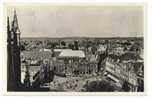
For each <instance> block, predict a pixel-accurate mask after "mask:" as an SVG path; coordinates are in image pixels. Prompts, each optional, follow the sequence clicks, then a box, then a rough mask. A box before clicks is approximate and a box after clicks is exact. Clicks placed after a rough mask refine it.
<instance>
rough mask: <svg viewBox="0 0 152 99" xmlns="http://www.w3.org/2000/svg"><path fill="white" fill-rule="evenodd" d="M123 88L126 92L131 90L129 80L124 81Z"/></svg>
mask: <svg viewBox="0 0 152 99" xmlns="http://www.w3.org/2000/svg"><path fill="white" fill-rule="evenodd" d="M122 90H123V91H125V92H128V91H129V90H130V87H129V85H128V82H127V81H124V83H123V85H122Z"/></svg>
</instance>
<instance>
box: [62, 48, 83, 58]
mask: <svg viewBox="0 0 152 99" xmlns="http://www.w3.org/2000/svg"><path fill="white" fill-rule="evenodd" d="M59 57H79V58H84V57H85V54H84V52H83V51H81V50H71V49H67V50H63V51H61V53H60V54H59Z"/></svg>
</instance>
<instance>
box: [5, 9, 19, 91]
mask: <svg viewBox="0 0 152 99" xmlns="http://www.w3.org/2000/svg"><path fill="white" fill-rule="evenodd" d="M7 60H8V63H7V64H8V67H7V90H8V91H18V90H20V88H21V62H20V61H21V60H20V29H19V26H18V19H17V15H16V11H14V18H13V21H12V23H11V28H10V23H9V17H8V18H7Z"/></svg>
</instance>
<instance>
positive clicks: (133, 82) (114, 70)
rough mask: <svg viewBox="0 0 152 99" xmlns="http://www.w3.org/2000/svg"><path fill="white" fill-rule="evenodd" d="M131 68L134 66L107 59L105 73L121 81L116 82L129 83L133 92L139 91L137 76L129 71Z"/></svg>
mask: <svg viewBox="0 0 152 99" xmlns="http://www.w3.org/2000/svg"><path fill="white" fill-rule="evenodd" d="M129 67H133V66H129V64H125V63H119V62H115V61H114V60H113V59H111V58H107V60H106V63H105V71H106V72H107V73H109V74H111V75H112V76H114V77H116V78H118V79H119V81H118V80H117V81H116V82H120V83H122V82H124V81H127V83H128V84H129V86H130V89H131V91H137V88H138V82H137V75H136V74H135V73H134V71H133V70H131V69H129Z"/></svg>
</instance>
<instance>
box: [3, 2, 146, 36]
mask: <svg viewBox="0 0 152 99" xmlns="http://www.w3.org/2000/svg"><path fill="white" fill-rule="evenodd" d="M14 9H15V10H16V13H17V16H18V23H19V27H20V31H21V37H50V38H51V37H141V36H143V32H144V28H143V27H144V26H143V7H142V6H120V5H119V6H118V5H117V6H116V5H115V6H112V5H111V6H110V5H109V6H108V5H106V6H103V5H100V6H99V5H98V6H95V5H73V6H72V5H45V4H43V5H42V4H41V5H36V4H33V5H9V6H7V10H6V11H7V16H8V17H10V20H12V19H13V15H14Z"/></svg>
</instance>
